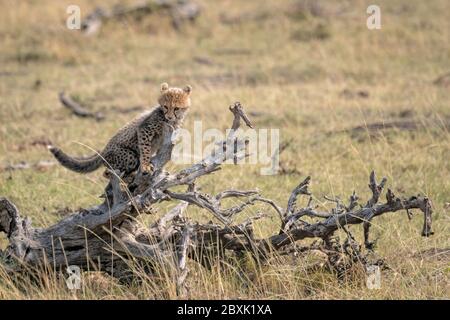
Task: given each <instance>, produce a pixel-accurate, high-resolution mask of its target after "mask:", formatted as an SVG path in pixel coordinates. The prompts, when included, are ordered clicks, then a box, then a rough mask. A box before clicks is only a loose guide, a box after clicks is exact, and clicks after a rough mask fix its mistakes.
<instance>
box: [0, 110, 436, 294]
mask: <svg viewBox="0 0 450 320" xmlns="http://www.w3.org/2000/svg"><path fill="white" fill-rule="evenodd" d="M230 111H231V112H232V114H233V116H234V119H233V124H232V126H231V127H232V128H231V129H232V130H231V132H230V134H229V136H228V137H227V141H224V143H226V144H227V142H228V141H232V142H233V148H225V150H224V148H223V145H224V144H223V143H222V142H221V143H219V144H218V145H217V150H215V152H213V154H211V155H210V156H208V157H206V158H205V159H203V160H202V161H200V162H199V163H196V164H194V165H192V166H190V167H187V168H184V169H182V170H180V171H178V172H176V173H169V172H166V171H165V170H164V168H165V166H166V164H167V163H168V162H169V161H170V159H171V154H172V149H173V128H172V127H170V126H167V127H164V130H163V137H162V138H163V145H162V147H161V148H160V150H159V151H158V153H157V154H156V155H155V156H154V158H153V159H152V164H153V167H154V171H153V173H152V174H150V175H143V174H141V173H140V172H139V171H138V172H136V173H135V175H134V176H133V175H132V176H131V177H127V179H128V178H130V181H128V180H127V182H126V181H124V177H120V176H118V175H117V174H115V173H113V174H111V178H110V182H109V184H108V186H107V187H106V190H105V195H106V197H105V201H104V202H103V203H101V204H99V205H95V206H92V207H90V208H88V209H81V210H78V211H75V212H73V213H72V214H71V215H69V216H67V217H64V218H63V219H62V220H61V221H59V222H58V223H57V224H55V225H52V226H49V227H48V228H42V229H39V228H34V227H33V226H32V225H31V223H30V221H29V220H27V219H23V218H21V217H20V214H19V211H18V210H17V208H16V207H15V206H14V205H13V204H12V203H11V202H10V201H9V200H7V199H5V198H0V232H4V233H6V235H7V238H8V241H9V245H8V247H7V248H6V250H5V251H4V252H1V255H2V256H3V257H4V258H6V259H1V261H14V263H9V262H7V268H8V270H11V269H12V270H15V271H22V272H25V270H26V272H28V270H29V268H22V266H39V265H45V264H48V265H51V266H53V267H55V268H58V269H59V268H62V267H64V266H66V265H67V264H69V265H78V266H80V267H82V268H85V269H89V267H90V266H91V264H92V262H93V261H95V267H96V268H98V267H99V266H100V270H103V271H105V272H109V273H113V271H112V270H114V269H115V270H117V269H119V270H121V271H120V272H114V273H113V275H114V276H117V277H122V276H124V275H125V274H127V275H128V274H129V273H130V272H131V271H130V270H129V269H127V264H126V261H127V260H129V259H133V261H135V260H137V261H150V262H151V263H163V264H169V265H171V268H172V267H173V265H174V259H173V258H174V257H176V259H175V266H176V269H177V274H176V277H177V280H176V284H177V292H178V293H179V294H180V295H182V296H185V295H186V289H187V288H186V286H185V279H186V276H187V272H188V271H187V264H186V259H187V258H191V259H194V260H196V261H198V262H199V263H201V264H202V265H204V266H206V267H207V266H208V265H211V261H209V262H208V258H205V254H204V253H214V256H215V257H216V258H217V259H223V258H224V257H225V255H224V254H223V253H224V252H225V251H226V252H229V253H231V254H234V255H239V254H242V253H243V252H248V253H250V255H251V256H253V257H254V258H255V259H256V260H257V261H259V262H261V263H264V261H267V259H268V258H269V257H270V256H271V253H278V254H287V253H289V252H298V250H297V251H296V250H294V249H295V248H302V246H299V245H298V242H299V241H301V240H303V239H306V238H316V239H318V240H320V243H322V244H320V245H319V244H317V241H316V242H314V243H315V244H313V245H311V246H309V247H310V248H311V250H312V249H314V250H319V249H320V250H322V252H324V253H326V254H327V255H328V260H329V263H330V264H331V265H332V266H333V268H335V269H338V270H341V271H342V270H343V269H345V264H344V267H343V264H342V261H343V260H342V259H341V256H342V255H346V256H347V257H348V258H349V259H350V260H349V261H352V262H355V261H359V262H361V261H362V262H363V263H366V262H367V259H365V257H364V255H363V254H362V252H361V248H360V246H359V244H358V243H357V241H356V239H355V237H354V236H353V235H352V233H351V230H350V228H349V227H350V226H351V225H357V224H363V228H364V243H365V245H366V248H368V249H373V243H372V242H370V241H369V229H370V222H371V220H372V219H374V218H376V217H377V216H380V215H383V214H385V213H388V212H397V211H401V210H406V212H407V214H408V216H410V213H411V210H414V209H418V210H420V211H422V213H423V215H424V223H423V228H422V235H423V236H430V235H431V234H433V232H432V230H431V223H432V219H431V217H432V205H431V201H430V200H429V199H428V198H427V197H424V196H415V197H410V198H404V199H401V198H398V197H396V196H395V194H394V193H393V192H392V190H390V189H388V190H387V192H386V202H384V203H380V199H381V195H382V193H383V189H384V186H385V184H386V183H387V180H386V179H385V178H383V179H382V180H381V182H380V183H378V182H377V181H376V177H375V173H374V172H372V173H371V174H370V177H369V189H370V190H371V192H372V195H371V197H370V199H368V200H367V202H366V203H365V205H363V206H360V205H359V204H358V200H359V199H358V196H357V195H356V193H355V192H353V193H352V195H351V196H350V197H349V204H348V205H345V204H344V203H343V202H342V201H341V200H340V198H338V197H336V198H330V197H327V199H328V200H329V201H331V202H333V203H335V207H334V208H332V209H331V210H324V211H318V210H317V208H316V207H315V206H314V205H313V201H312V199H313V197H312V196H311V193H310V191H309V186H310V182H311V178H310V177H307V178H306V179H304V180H303V181H301V182H300V184H299V185H298V186H296V187H295V188H294V190H293V191H292V193H291V194H290V196H289V200H288V202H287V204H286V208H282V207H280V206H279V205H277V204H276V203H275V201H273V200H271V199H267V198H265V197H263V196H261V195H260V194H259V192H258V191H256V190H247V191H243V190H235V189H226V190H224V191H222V192H219V193H218V194H216V195H210V194H208V193H203V192H199V191H198V190H197V189H196V187H195V183H196V181H197V180H198V179H199V178H201V177H202V176H205V175H208V174H211V173H213V172H216V171H217V170H219V169H220V168H221V164H222V163H224V162H225V161H227V160H231V159H234V158H236V157H241V156H243V155H242V151H244V150H245V145H246V144H245V141H242V140H241V139H238V138H237V137H235V135H234V133H235V131H236V130H238V129H239V127H240V123H241V120H243V121H244V123H245V124H246V125H247V126H249V127H252V124H251V122H250V120H249V119H248V117H247V115H246V114H245V112H244V110H243V108H242V105H241V104H240V103H235V104H234V105H233V106H231V107H230ZM227 145H228V144H227ZM177 186H187V190H186V191H184V192H183V191H173V189H172V188H173V187H177ZM177 190H178V189H177ZM300 195H306V196H308V201H307V204H306V206H304V207H300V208H299V207H298V204H297V200H298V197H299V196H300ZM229 198H233V199H239V200H240V203H239V204H237V205H233V206H231V207H224V205H223V203H225V201H223V200H224V199H229ZM173 200H178V201H181V202H180V203H178V205H177V206H175V207H174V208H173V209H172V210H170V211H169V212H167V213H166V214H164V215H162V217H160V218H159V219H157V221H156V222H154V223H153V224H152V225H150V226H149V227H146V226H140V225H139V223H138V222H137V220H136V217H137V216H138V215H140V214H142V213H144V212H146V213H148V212H151V213H152V214H155V213H154V211H152V210H150V209H149V208H151V207H152V206H153V205H154V204H156V203H158V202H161V201H173ZM256 203H263V204H265V205H269V206H270V207H272V208H273V209H274V210H275V211H276V212H277V214H278V216H279V217H280V220H281V226H280V228H279V229H277V230H275V232H273V233H272V235H270V236H268V237H267V238H262V239H258V238H256V237H255V233H254V230H253V223H254V221H256V220H258V219H262V218H264V217H266V216H268V214H267V212H260V213H258V214H256V215H254V216H251V217H248V218H246V219H245V220H244V221H243V222H241V223H237V222H236V221H238V220H237V217H238V215H239V214H240V213H241V212H243V211H245V209H246V208H248V207H249V206H253V205H255V204H256ZM188 205H194V206H196V207H199V208H202V209H206V210H207V211H208V212H210V213H211V214H212V216H213V217H215V218H216V219H217V220H219V222H220V224H215V223H213V222H209V223H206V224H201V223H198V222H193V221H191V220H190V219H188V218H187V217H186V216H184V211H185V210H186V208H187V206H188ZM303 218H308V220H307V221H305V220H303ZM241 221H242V220H241ZM337 230H343V231H344V232H345V233H346V234H347V239H346V240H345V242H344V243H336V241H335V240H333V239H334V235H335V232H336V231H337ZM303 247H308V246H303ZM342 250H343V251H342ZM303 251H307V250H306V249H305V250H303ZM115 266H117V268H115ZM341 271H339V272H341ZM149 272H150V271H149Z"/></svg>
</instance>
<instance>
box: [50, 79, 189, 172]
mask: <svg viewBox="0 0 450 320" xmlns="http://www.w3.org/2000/svg"><path fill="white" fill-rule="evenodd" d="M191 91H192V88H191V86H189V85H188V86H186V87H184V88H183V89H181V88H169V85H168V84H167V83H163V84H161V95H160V96H159V99H158V103H159V105H158V106H157V107H155V108H153V109H152V110H150V111H147V112H144V113H143V114H141V115H140V116H138V117H136V118H135V119H134V120H132V121H130V122H128V123H127V124H126V125H125V126H124V127H122V128H121V129H120V130H119V131H118V132H117V133H116V134H115V135H114V136H113V137H112V138H111V140H109V142H108V143H107V145H106V147H105V148H104V149H103V151H101V152H99V153H98V154H94V155H92V156H90V157H86V158H80V157H70V156H68V155H67V154H65V153H64V152H63V151H62V150H61V149H58V148H56V147H53V146H49V150H50V152H51V153H53V155H54V156H55V158H56V159H57V160H58V162H59V163H61V164H62V165H63V166H64V167H66V168H68V169H70V170H72V171H75V172H80V173H87V172H92V171H94V170H96V169H98V168H99V167H100V166H101V165H102V164H103V165H105V166H106V167H108V168H112V169H113V170H119V172H121V173H124V174H125V175H127V174H129V173H131V172H133V171H135V170H137V169H138V168H139V167H140V169H141V171H142V172H143V173H144V174H145V173H150V172H151V171H152V165H151V163H150V160H151V158H152V156H153V155H154V154H155V153H156V152H157V151H158V149H159V147H160V146H161V144H162V136H161V134H162V128H163V123H164V122H166V123H169V124H170V125H172V126H173V127H174V128H175V129H177V128H179V127H180V126H181V125H182V122H183V119H184V117H185V115H186V113H187V110H188V109H189V107H190V105H191V99H190V95H191ZM105 176H108V175H107V173H106V172H105Z"/></svg>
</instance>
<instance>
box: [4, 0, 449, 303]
mask: <svg viewBox="0 0 450 320" xmlns="http://www.w3.org/2000/svg"><path fill="white" fill-rule="evenodd" d="M108 2H109V3H111V4H113V3H115V1H108ZM303 2H305V1H303ZM72 3H73V1H65V0H64V1H52V0H41V1H20V2H17V1H13V0H6V1H3V2H2V10H1V12H0V38H1V39H2V40H1V43H2V45H1V47H0V119H1V121H0V123H1V124H0V164H1V165H6V164H9V163H16V162H19V161H22V160H25V161H29V162H33V161H38V160H41V159H51V156H50V154H49V153H48V152H47V150H46V149H45V148H43V147H42V146H39V145H36V146H33V145H32V144H31V143H32V142H33V141H34V140H37V139H43V138H46V139H51V141H52V142H54V143H55V144H57V145H59V146H61V147H62V148H64V149H65V150H67V151H70V153H73V154H74V153H77V152H78V153H89V151H88V150H87V149H86V147H83V146H82V145H81V143H82V144H84V145H88V146H91V147H93V148H95V149H98V148H101V147H102V145H103V144H104V143H105V142H106V141H107V139H108V137H109V136H111V135H112V134H113V133H114V131H115V130H117V128H118V127H120V126H121V125H122V124H123V123H125V122H126V121H128V120H129V119H130V117H132V115H130V114H128V115H124V114H117V115H114V116H110V117H108V119H107V120H105V121H104V122H95V121H94V120H92V119H80V118H76V117H74V116H71V115H69V114H68V112H67V111H66V110H64V109H63V108H62V107H61V106H60V105H59V102H58V100H57V93H58V92H59V91H60V90H61V89H64V90H66V92H68V93H70V94H73V95H75V96H76V97H78V98H79V99H80V100H82V101H83V102H84V103H85V104H87V105H88V106H90V107H91V108H92V109H95V110H100V109H103V110H105V111H106V112H107V110H108V109H109V108H113V107H114V106H116V107H117V106H118V107H128V106H135V105H139V104H153V103H155V102H156V97H157V94H158V88H159V83H161V82H163V81H167V82H169V83H170V84H172V85H179V86H181V85H184V84H185V83H189V84H191V85H192V86H193V88H194V91H193V107H192V111H191V113H190V115H189V117H188V118H189V119H188V121H187V123H186V126H185V127H186V128H188V129H192V126H193V122H194V120H199V119H201V120H202V121H203V127H204V128H208V127H216V128H219V129H225V128H226V127H227V125H228V123H229V115H228V114H227V111H226V107H227V106H228V105H229V104H230V103H232V102H234V101H235V100H239V101H241V102H242V103H243V105H244V106H245V107H246V108H247V110H251V111H255V112H257V114H256V115H255V116H253V121H254V122H255V124H256V126H257V127H260V128H279V129H280V131H281V138H282V140H288V139H291V138H293V139H294V143H293V144H292V145H291V147H290V148H289V149H288V150H287V151H286V152H285V153H283V154H282V160H283V161H285V162H289V163H293V164H295V166H296V167H297V169H298V170H299V171H300V173H301V174H300V175H294V174H293V175H285V176H260V175H259V168H258V167H257V166H250V165H247V166H243V167H239V168H237V169H236V168H233V169H232V168H227V167H225V168H224V170H222V171H221V172H219V173H217V174H214V175H213V176H211V177H207V178H205V179H203V180H202V181H201V182H202V187H203V189H204V190H207V191H210V192H215V191H219V190H220V189H221V188H222V187H223V186H229V187H236V188H247V189H251V188H254V187H256V186H257V187H258V188H260V189H261V191H262V193H263V194H264V195H267V197H270V198H273V199H275V200H277V201H278V202H279V203H285V202H286V200H287V199H286V198H287V196H288V194H289V192H290V190H291V189H292V188H293V187H294V186H295V184H296V183H297V182H298V181H299V180H300V179H301V178H303V177H304V176H305V175H312V177H313V185H312V191H313V192H314V193H315V194H316V195H322V194H327V195H341V196H345V197H346V196H347V195H349V194H351V192H352V191H353V190H357V191H359V192H360V195H361V196H366V197H367V196H368V194H369V193H368V192H369V190H368V188H367V178H368V175H369V172H370V171H371V170H372V169H374V170H376V172H378V174H379V175H381V174H383V175H386V176H387V177H388V179H389V182H388V183H389V186H390V187H392V188H393V190H394V191H395V192H396V193H397V194H399V195H402V194H403V195H411V194H415V193H422V194H426V195H428V196H429V197H430V198H431V199H433V201H434V206H435V212H436V213H435V216H434V226H435V235H434V236H433V237H431V238H429V239H424V238H421V237H420V235H419V230H420V224H421V222H422V221H421V220H422V219H421V217H419V216H415V217H414V219H413V220H412V221H411V222H408V221H407V219H406V218H405V215H403V214H394V215H387V216H385V217H384V216H383V217H381V218H379V219H376V221H375V222H374V224H375V226H374V228H373V229H374V232H375V234H376V235H378V236H379V237H380V240H379V248H378V253H379V254H380V255H381V256H383V257H385V258H386V260H387V262H388V263H389V265H390V267H391V268H392V270H391V271H389V272H386V273H383V278H382V288H381V289H380V290H368V289H367V288H366V287H365V285H364V277H362V276H361V275H359V276H358V275H356V276H355V279H353V280H352V281H347V282H338V281H337V280H335V279H334V277H333V276H331V275H329V274H326V273H316V274H308V273H306V271H305V265H304V263H300V262H299V263H295V264H293V263H291V264H288V265H286V264H281V263H277V262H273V263H272V264H271V265H270V266H268V267H265V268H263V269H260V268H259V267H256V266H248V268H249V270H253V272H250V273H251V274H253V275H254V276H252V278H251V279H247V278H246V277H243V276H242V275H241V273H240V272H238V270H236V269H235V268H234V267H233V266H228V267H221V268H219V267H218V268H217V269H214V270H213V271H211V272H206V271H204V270H202V269H201V268H200V267H198V266H194V265H193V266H191V270H192V272H191V274H190V277H189V278H188V282H189V284H190V288H191V290H190V297H191V298H193V299H198V298H207V299H211V298H220V299H222V298H262V299H297V298H307V299H329V298H330V299H333V298H344V299H347V298H356V299H381V298H389V299H398V298H406V299H423V298H427V299H430V298H449V296H450V295H449V281H448V280H449V272H450V269H449V260H448V257H444V259H437V258H436V257H432V256H419V257H417V256H413V255H414V254H415V253H417V252H420V251H421V250H424V249H430V248H448V247H449V246H450V243H449V237H448V235H449V231H450V230H449V226H450V224H449V206H448V205H447V206H446V203H449V202H450V162H449V161H448V159H450V139H449V138H450V135H449V132H448V131H447V130H446V129H443V127H438V126H436V127H426V128H423V129H422V130H418V131H414V132H401V131H395V130H394V131H390V132H384V133H382V134H380V135H378V136H377V138H376V139H375V138H374V137H373V136H371V135H369V134H366V133H363V134H361V135H360V136H359V137H357V138H355V137H351V136H350V135H348V134H337V135H333V136H328V135H326V134H325V133H326V132H329V131H330V130H340V129H344V128H349V127H353V126H356V125H360V124H363V123H368V122H371V121H383V120H386V121H388V120H392V119H398V118H401V117H414V118H415V119H418V120H419V121H423V122H426V120H427V119H430V118H433V119H437V120H440V119H441V120H442V121H443V120H445V119H448V117H450V105H449V101H450V90H449V88H448V86H447V87H446V86H445V85H436V84H433V80H435V79H436V78H437V77H438V76H440V75H442V74H445V73H447V72H449V71H450V55H449V52H450V46H449V38H450V35H449V30H450V26H449V20H448V12H449V9H450V8H449V3H448V1H446V0H434V1H426V2H425V1H419V0H414V1H409V0H399V1H388V0H383V1H382V0H380V1H378V2H377V4H378V5H380V7H381V10H382V29H381V30H379V31H369V30H368V29H367V28H366V25H365V19H366V13H365V9H366V8H367V6H368V5H369V4H371V3H369V2H368V1H362V0H354V1H350V0H349V1H343V2H339V4H337V3H336V4H334V5H331V4H329V3H328V1H320V2H319V6H320V7H319V9H317V10H310V11H309V12H307V13H306V14H305V13H304V12H299V11H298V10H299V8H305V7H306V8H307V7H308V5H304V6H296V5H294V4H295V1H276V2H275V1H273V2H264V5H262V4H261V2H260V1H256V0H254V1H245V2H244V1H238V0H227V1H221V2H220V5H219V4H216V3H213V2H211V1H206V0H205V1H201V3H202V6H203V9H204V10H203V14H202V16H201V17H200V18H199V20H198V22H197V23H196V24H194V25H188V26H186V27H185V28H184V29H183V31H182V32H179V33H177V32H175V31H174V30H172V29H171V27H170V23H169V20H168V18H167V17H154V16H152V17H151V18H149V19H144V20H143V21H141V22H140V23H134V22H132V21H122V22H120V23H108V24H106V25H105V26H104V28H103V29H102V31H101V33H100V34H99V35H98V36H96V37H91V38H88V37H84V36H82V35H81V34H80V33H78V32H75V31H70V30H68V29H66V28H65V24H64V19H65V17H66V14H65V9H66V7H67V5H68V4H72ZM77 3H78V4H79V5H80V6H81V10H82V14H85V13H87V12H89V11H90V10H91V9H92V8H93V6H94V4H93V3H91V1H87V0H79V1H77ZM296 10H297V11H296ZM205 61H207V62H206V63H205ZM344 90H347V91H348V90H350V91H360V90H363V91H367V92H368V93H369V95H368V97H362V96H359V95H355V96H353V97H351V95H348V94H342V92H343V91H344ZM104 184H105V180H104V179H103V178H102V177H101V173H100V172H97V173H94V174H89V175H83V176H82V175H79V174H76V173H72V172H69V171H68V170H65V169H63V168H62V167H59V166H58V167H52V168H50V169H48V170H46V171H45V172H38V171H34V170H23V171H15V172H0V195H2V196H7V197H8V198H10V199H11V200H12V201H14V202H15V203H16V204H17V205H18V206H19V208H20V210H21V212H22V214H25V215H27V216H29V217H31V219H32V220H33V223H34V224H35V225H38V226H47V225H50V224H52V223H54V222H56V221H57V220H58V219H60V215H58V214H55V213H54V212H56V211H57V210H58V209H62V208H65V207H66V206H69V208H71V209H76V208H79V207H83V206H89V205H92V204H93V203H96V202H97V201H98V197H97V196H98V195H99V194H100V193H101V191H102V188H103V186H104ZM319 200H320V199H319ZM257 209H264V207H258V208H253V209H250V210H251V211H254V212H255V211H256V210H257ZM188 216H189V217H192V218H202V217H203V218H204V217H207V213H206V212H202V211H199V210H198V209H196V208H193V207H192V208H189V210H188ZM276 222H277V221H276V220H275V219H274V220H270V219H268V220H267V221H263V222H262V223H260V224H259V225H258V227H259V231H260V233H261V235H267V234H269V233H270V230H274V228H276V227H277V226H276ZM359 235H360V234H359ZM2 237H3V235H2ZM3 239H4V238H3ZM4 245H6V241H4V240H1V239H0V246H4ZM0 272H1V271H0ZM86 277H87V278H86V281H85V282H84V284H83V288H82V290H80V291H78V292H71V291H69V290H67V288H66V286H65V285H64V283H63V282H62V281H61V279H59V278H58V277H56V276H55V275H52V274H51V273H47V274H46V276H45V277H43V279H42V280H41V281H40V282H39V281H38V282H36V281H34V282H33V281H29V280H24V279H22V280H21V281H19V282H12V281H11V279H8V278H7V277H6V276H4V275H2V274H1V273H0V299H23V298H32V299H37V298H41V299H87V298H88V299H97V298H98V299H128V298H133V299H134V298H138V299H145V298H176V295H175V290H174V284H173V279H171V278H170V276H167V274H165V272H164V270H162V271H161V276H159V277H158V279H144V281H143V283H142V284H136V285H133V286H131V287H127V286H123V285H120V284H118V283H116V282H115V281H114V280H112V279H109V278H107V277H105V276H102V275H98V274H91V275H86Z"/></svg>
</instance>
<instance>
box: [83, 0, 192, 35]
mask: <svg viewBox="0 0 450 320" xmlns="http://www.w3.org/2000/svg"><path fill="white" fill-rule="evenodd" d="M157 11H165V12H167V13H168V14H169V16H170V17H171V19H172V25H173V26H174V28H175V29H179V28H180V27H181V25H182V23H183V22H184V21H194V20H195V19H196V18H197V16H198V15H199V14H200V6H199V5H198V4H197V3H196V2H194V1H192V0H144V1H140V2H138V3H136V4H134V5H132V6H123V5H117V6H115V7H113V8H112V9H106V8H101V7H97V8H95V10H94V11H93V12H91V13H90V14H89V15H88V16H87V17H86V19H84V20H83V22H82V23H81V30H82V32H84V33H85V34H86V35H93V34H96V33H98V31H99V30H100V28H101V26H102V25H103V23H104V22H105V21H107V20H111V19H120V18H123V17H126V16H133V15H134V16H140V15H147V14H152V13H154V12H157Z"/></svg>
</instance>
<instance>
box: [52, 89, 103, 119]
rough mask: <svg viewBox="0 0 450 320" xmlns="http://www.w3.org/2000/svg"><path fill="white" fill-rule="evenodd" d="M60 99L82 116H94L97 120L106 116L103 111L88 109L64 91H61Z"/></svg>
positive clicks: (77, 114) (73, 111)
mask: <svg viewBox="0 0 450 320" xmlns="http://www.w3.org/2000/svg"><path fill="white" fill-rule="evenodd" d="M58 96H59V101H60V102H61V104H62V105H63V106H65V107H66V108H67V109H69V110H70V111H72V113H73V114H74V115H76V116H78V117H82V118H94V119H95V120H97V121H100V120H103V119H104V118H105V116H104V115H103V114H102V113H101V112H91V111H89V110H86V108H84V107H83V106H82V105H80V104H79V103H78V102H76V101H75V100H73V99H72V98H71V97H69V96H66V95H65V93H64V91H61V92H60V93H59V95H58Z"/></svg>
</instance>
